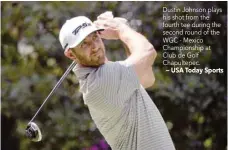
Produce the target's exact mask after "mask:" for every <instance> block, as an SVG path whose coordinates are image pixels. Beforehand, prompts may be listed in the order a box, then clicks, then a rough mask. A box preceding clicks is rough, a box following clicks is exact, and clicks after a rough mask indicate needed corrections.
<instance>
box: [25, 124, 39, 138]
mask: <svg viewBox="0 0 228 150" xmlns="http://www.w3.org/2000/svg"><path fill="white" fill-rule="evenodd" d="M25 134H26V136H27V137H28V138H29V139H30V140H32V141H34V142H39V141H41V139H42V134H41V131H40V129H39V127H38V126H37V125H36V124H35V123H34V122H30V123H28V125H27V128H26V130H25Z"/></svg>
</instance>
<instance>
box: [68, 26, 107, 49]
mask: <svg viewBox="0 0 228 150" xmlns="http://www.w3.org/2000/svg"><path fill="white" fill-rule="evenodd" d="M95 31H104V29H103V28H99V29H98V28H94V27H92V28H88V29H85V30H84V31H82V32H83V33H84V34H83V35H82V36H81V37H80V39H79V40H77V41H76V42H75V43H74V44H73V45H70V46H69V48H74V47H75V46H77V45H79V44H80V43H81V42H82V41H83V40H84V39H85V38H86V37H87V36H88V35H90V34H91V33H93V32H95ZM82 32H81V33H82Z"/></svg>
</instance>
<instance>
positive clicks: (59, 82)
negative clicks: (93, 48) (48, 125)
mask: <svg viewBox="0 0 228 150" xmlns="http://www.w3.org/2000/svg"><path fill="white" fill-rule="evenodd" d="M75 65H76V62H75V61H73V62H72V63H71V65H70V66H69V67H68V69H67V70H66V71H65V73H64V74H63V75H62V77H61V78H60V79H59V81H58V82H57V83H56V85H55V86H54V88H53V89H52V90H51V92H50V93H49V94H48V96H47V97H46V99H45V100H44V102H43V103H42V105H41V106H40V108H39V109H38V110H37V112H36V113H35V115H34V116H33V118H32V119H31V120H30V121H29V123H30V122H32V121H33V120H34V118H35V117H36V116H37V114H38V113H39V112H40V110H41V108H42V107H43V105H44V104H45V103H46V101H47V100H48V99H49V97H51V96H52V94H53V93H54V92H55V90H56V89H57V88H58V87H59V85H60V84H61V83H62V81H63V80H64V79H65V78H66V76H67V75H68V74H69V72H70V71H71V70H72V69H73V68H74V67H75Z"/></svg>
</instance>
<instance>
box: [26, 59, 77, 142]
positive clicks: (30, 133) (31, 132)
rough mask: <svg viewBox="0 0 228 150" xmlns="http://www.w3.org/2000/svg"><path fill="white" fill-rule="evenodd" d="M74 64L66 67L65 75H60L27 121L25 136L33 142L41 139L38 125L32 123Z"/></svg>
mask: <svg viewBox="0 0 228 150" xmlns="http://www.w3.org/2000/svg"><path fill="white" fill-rule="evenodd" d="M75 65H76V62H74V61H73V62H72V63H71V65H70V66H69V67H68V69H67V70H66V71H65V73H64V74H63V75H62V77H61V78H60V79H59V81H58V82H57V83H56V85H55V86H54V88H53V89H52V90H51V92H50V93H49V94H48V96H47V98H46V99H45V100H44V102H43V103H42V105H41V106H40V108H39V109H38V110H37V111H36V113H35V115H34V116H33V117H32V119H31V120H30V121H29V123H28V125H27V128H26V130H25V134H26V136H27V137H28V138H29V139H31V140H32V141H34V142H39V141H41V139H42V134H41V130H40V129H39V127H38V125H37V124H36V123H34V122H32V121H33V120H34V119H35V117H36V116H37V115H38V113H39V112H40V110H41V109H42V107H43V106H44V104H45V103H46V102H47V100H48V99H49V98H50V97H51V96H52V94H53V93H54V92H55V90H56V89H57V88H58V87H59V85H60V84H61V83H62V82H63V80H64V79H65V78H66V76H67V75H68V74H69V73H70V71H71V70H72V69H73V68H74V67H75Z"/></svg>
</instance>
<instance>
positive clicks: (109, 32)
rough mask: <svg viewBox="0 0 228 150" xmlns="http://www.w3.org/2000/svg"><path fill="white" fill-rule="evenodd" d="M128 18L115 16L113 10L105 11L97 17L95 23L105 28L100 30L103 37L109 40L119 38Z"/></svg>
mask: <svg viewBox="0 0 228 150" xmlns="http://www.w3.org/2000/svg"><path fill="white" fill-rule="evenodd" d="M126 23H127V20H126V19H124V18H119V17H115V18H114V17H113V15H112V12H105V13H103V14H101V15H99V16H98V17H97V20H96V21H94V24H95V25H96V26H97V27H98V28H103V29H105V30H104V31H101V32H100V35H101V38H103V39H107V40H118V39H119V33H120V32H121V28H122V27H123V26H126Z"/></svg>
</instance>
